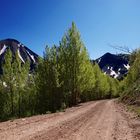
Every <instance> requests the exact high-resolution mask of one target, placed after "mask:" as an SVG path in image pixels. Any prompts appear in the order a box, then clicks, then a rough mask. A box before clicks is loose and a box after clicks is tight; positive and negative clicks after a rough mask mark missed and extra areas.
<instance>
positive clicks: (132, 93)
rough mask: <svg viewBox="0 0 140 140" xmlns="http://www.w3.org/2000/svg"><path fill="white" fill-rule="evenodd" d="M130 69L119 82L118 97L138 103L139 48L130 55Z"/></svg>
mask: <svg viewBox="0 0 140 140" xmlns="http://www.w3.org/2000/svg"><path fill="white" fill-rule="evenodd" d="M130 66H131V67H130V70H129V72H128V74H127V76H126V77H125V78H124V80H123V81H121V82H120V99H121V100H122V101H124V102H125V103H127V104H137V105H140V100H139V99H140V94H139V93H140V49H136V50H134V51H133V52H132V53H131V55H130Z"/></svg>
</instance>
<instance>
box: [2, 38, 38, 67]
mask: <svg viewBox="0 0 140 140" xmlns="http://www.w3.org/2000/svg"><path fill="white" fill-rule="evenodd" d="M8 48H9V49H10V50H11V51H12V55H13V56H14V55H15V53H16V52H18V56H19V58H20V60H21V61H22V63H25V62H26V61H27V60H28V61H29V62H30V66H31V69H33V68H34V67H35V65H36V64H37V62H38V57H39V56H38V55H37V54H36V53H34V52H33V51H31V50H30V49H29V48H27V47H26V46H24V45H23V44H22V43H21V42H19V41H17V40H15V39H5V40H1V41H0V64H2V62H3V60H4V55H5V53H6V51H7V49H8Z"/></svg>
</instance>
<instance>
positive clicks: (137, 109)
mask: <svg viewBox="0 0 140 140" xmlns="http://www.w3.org/2000/svg"><path fill="white" fill-rule="evenodd" d="M127 108H128V110H129V111H132V112H135V113H136V114H137V115H138V117H140V106H137V105H128V106H127Z"/></svg>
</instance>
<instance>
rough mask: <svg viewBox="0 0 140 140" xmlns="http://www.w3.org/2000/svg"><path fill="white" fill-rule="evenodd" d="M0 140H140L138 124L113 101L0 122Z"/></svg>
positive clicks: (136, 120) (130, 114) (92, 103)
mask: <svg viewBox="0 0 140 140" xmlns="http://www.w3.org/2000/svg"><path fill="white" fill-rule="evenodd" d="M0 140H140V121H139V119H137V118H136V117H135V115H134V114H132V113H130V112H128V111H127V110H126V109H125V107H124V106H123V105H122V104H118V103H117V102H116V101H115V100H102V101H94V102H88V103H84V104H80V105H78V106H77V107H72V108H69V109H67V110H66V111H65V112H60V113H54V114H48V115H38V116H34V117H29V118H24V119H17V120H14V121H7V122H3V123H0Z"/></svg>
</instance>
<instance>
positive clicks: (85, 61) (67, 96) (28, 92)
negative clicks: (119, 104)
mask: <svg viewBox="0 0 140 140" xmlns="http://www.w3.org/2000/svg"><path fill="white" fill-rule="evenodd" d="M139 54H140V53H134V54H133V62H132V63H133V66H132V68H131V69H130V72H129V74H128V76H127V77H126V78H125V80H124V81H122V82H121V88H119V85H120V83H119V82H118V81H117V80H116V79H113V78H111V77H109V76H107V75H105V74H104V73H103V72H102V71H101V70H100V68H99V66H98V64H96V63H92V62H91V61H90V57H89V54H88V51H87V49H86V47H85V46H84V43H83V42H82V40H81V37H80V33H79V31H78V30H77V28H76V25H75V24H74V23H72V26H71V27H70V28H69V29H68V30H67V32H66V33H65V34H64V36H63V37H62V40H61V41H60V44H59V45H58V46H57V45H53V46H51V47H49V46H46V48H45V51H44V56H43V58H40V59H39V62H38V65H37V68H36V69H35V70H34V71H33V72H30V68H29V62H26V63H25V64H24V65H23V64H22V62H21V61H20V59H19V57H18V54H17V53H16V54H15V58H14V59H13V56H12V53H11V51H10V49H9V50H8V51H7V52H6V55H5V61H4V63H3V66H2V69H3V74H2V75H1V76H0V120H7V119H12V118H18V117H24V116H31V115H36V114H45V113H48V112H56V111H60V110H64V109H65V108H67V107H71V106H74V105H77V104H78V103H81V102H86V101H91V100H98V99H106V98H113V97H118V96H119V92H123V93H124V91H126V89H127V87H130V86H131V84H133V82H135V84H137V82H138V75H139V66H140V65H138V64H139V62H140V61H139V59H140V57H139V56H140V55H139ZM134 70H135V71H134Z"/></svg>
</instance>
